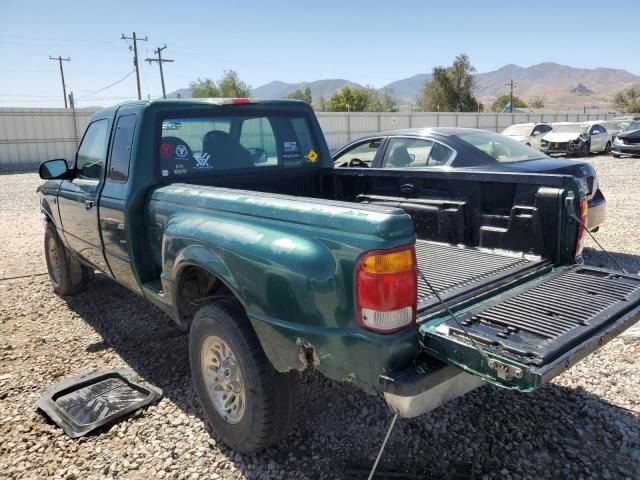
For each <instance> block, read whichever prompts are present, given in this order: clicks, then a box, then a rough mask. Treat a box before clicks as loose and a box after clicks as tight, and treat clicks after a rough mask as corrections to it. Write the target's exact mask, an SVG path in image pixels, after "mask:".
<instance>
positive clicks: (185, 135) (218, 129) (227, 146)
mask: <svg viewBox="0 0 640 480" xmlns="http://www.w3.org/2000/svg"><path fill="white" fill-rule="evenodd" d="M161 129H162V134H161V141H160V147H159V151H158V160H159V164H160V170H161V175H162V176H163V177H184V176H193V175H206V174H210V173H212V172H215V171H219V170H242V169H257V168H265V167H283V168H287V167H306V168H313V167H315V166H319V165H321V163H322V162H321V159H320V157H319V151H320V150H319V149H318V145H317V144H316V142H315V139H314V136H313V134H312V131H311V129H310V127H309V123H308V120H307V118H306V117H305V116H300V115H299V116H296V115H267V116H260V115H247V116H238V115H228V116H202V117H190V118H178V117H175V118H173V117H172V118H166V119H164V120H163V121H162V125H161Z"/></svg>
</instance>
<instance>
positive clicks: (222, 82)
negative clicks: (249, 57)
mask: <svg viewBox="0 0 640 480" xmlns="http://www.w3.org/2000/svg"><path fill="white" fill-rule="evenodd" d="M189 86H190V87H191V96H192V97H194V98H209V97H221V98H234V97H235V98H238V97H241V98H242V97H249V96H251V87H250V86H249V85H248V84H247V83H245V82H243V81H242V80H240V77H238V73H237V72H235V71H234V70H225V72H224V75H223V76H222V77H221V78H220V79H219V80H218V82H217V83H216V82H215V81H213V80H211V79H210V78H205V79H204V80H201V79H200V78H198V79H197V80H196V81H195V82H191V84H190V85H189Z"/></svg>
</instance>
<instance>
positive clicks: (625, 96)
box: [613, 88, 640, 113]
mask: <svg viewBox="0 0 640 480" xmlns="http://www.w3.org/2000/svg"><path fill="white" fill-rule="evenodd" d="M613 102H614V103H615V105H616V107H618V108H619V109H620V110H623V111H624V112H626V113H639V112H640V90H638V89H635V88H630V89H629V90H627V91H626V92H621V93H618V94H617V95H616V96H615V97H614V98H613Z"/></svg>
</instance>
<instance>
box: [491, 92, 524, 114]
mask: <svg viewBox="0 0 640 480" xmlns="http://www.w3.org/2000/svg"><path fill="white" fill-rule="evenodd" d="M510 100H511V97H510V96H509V95H500V96H499V97H498V98H497V99H496V101H495V102H493V104H492V105H491V111H492V112H501V111H502V109H503V108H504V107H506V106H507V105H508V104H509V101H510ZM526 106H527V104H526V103H524V101H523V100H522V99H521V98H518V97H516V96H514V97H513V108H526Z"/></svg>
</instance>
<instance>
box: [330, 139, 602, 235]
mask: <svg viewBox="0 0 640 480" xmlns="http://www.w3.org/2000/svg"><path fill="white" fill-rule="evenodd" d="M332 158H333V164H334V166H336V167H347V168H348V167H351V168H393V169H411V168H420V169H424V168H429V169H431V168H434V169H464V170H469V169H471V170H481V171H501V172H526V173H534V172H535V173H556V174H565V175H573V176H574V177H576V178H578V179H579V180H580V181H581V183H582V185H583V188H584V189H585V191H586V195H587V200H588V202H589V212H588V217H587V219H588V227H589V230H591V231H596V230H597V229H598V228H599V226H600V224H601V223H602V222H603V221H604V218H605V209H606V200H605V198H604V195H603V193H602V191H601V190H600V187H599V185H598V179H597V175H596V170H595V169H594V168H593V166H592V165H591V164H590V163H588V162H583V161H578V160H570V159H565V158H551V157H548V156H547V155H545V154H544V153H542V152H540V151H538V150H535V149H533V148H531V147H528V146H526V145H524V144H522V143H520V142H517V141H515V140H513V139H511V138H508V137H505V136H503V135H500V134H497V133H493V132H489V131H486V130H478V129H474V128H444V127H443V128H424V129H422V128H420V129H407V130H394V131H389V132H381V133H378V134H374V135H369V136H366V137H362V138H359V139H357V140H354V141H353V142H351V143H349V144H347V145H344V146H342V147H340V148H338V149H337V150H336V151H335V152H333V154H332Z"/></svg>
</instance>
